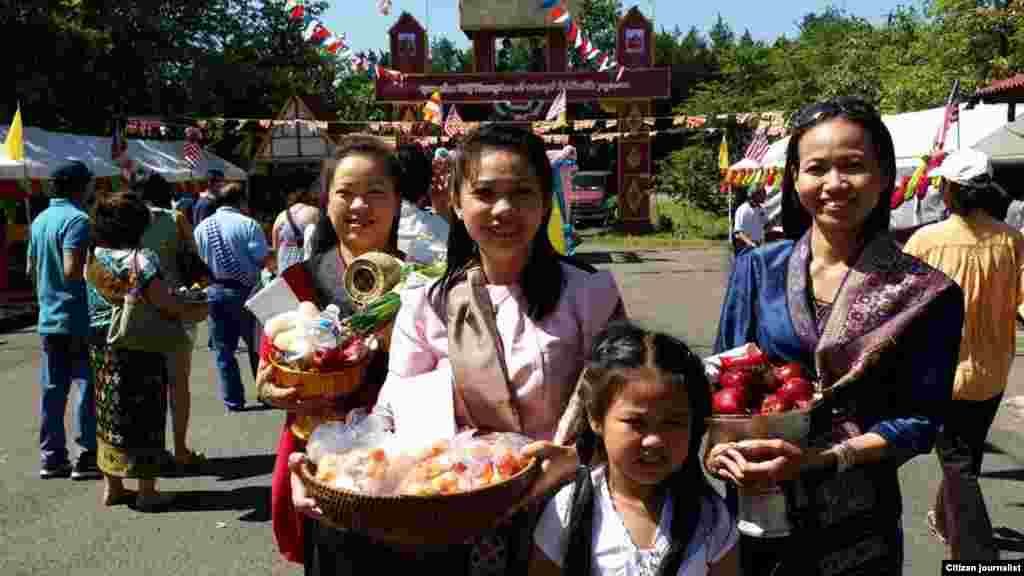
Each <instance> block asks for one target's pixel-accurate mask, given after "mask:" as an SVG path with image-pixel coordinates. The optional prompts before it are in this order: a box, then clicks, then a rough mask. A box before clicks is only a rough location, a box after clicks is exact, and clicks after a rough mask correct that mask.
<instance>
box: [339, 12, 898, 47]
mask: <svg viewBox="0 0 1024 576" xmlns="http://www.w3.org/2000/svg"><path fill="white" fill-rule="evenodd" d="M899 3H903V4H911V3H913V2H911V1H909V0H904V1H902V2H899V1H894V0H888V1H884V2H883V1H881V0H849V1H847V2H844V1H843V0H835V1H834V2H830V1H821V0H818V1H815V0H783V1H781V2H779V1H776V2H771V1H769V0H718V1H717V2H688V1H686V0H654V2H653V6H654V10H653V14H654V24H655V26H656V28H657V29H658V30H660V29H662V28H665V29H667V30H672V29H673V28H675V27H676V26H679V28H681V29H682V30H683V31H684V32H685V31H686V30H688V29H689V28H690V27H691V26H696V27H697V28H698V29H699V30H701V31H704V32H707V30H708V29H709V28H710V27H711V26H712V25H713V24H714V23H715V20H716V18H717V16H718V13H721V14H722V17H723V18H724V19H725V20H726V22H728V23H729V25H730V26H732V28H733V30H735V31H736V33H737V35H738V34H742V33H743V30H744V29H747V28H749V29H750V33H751V34H752V35H753V36H754V38H755V39H758V40H774V39H775V38H776V37H778V36H780V35H783V34H785V35H787V36H790V37H792V36H794V35H795V34H796V22H797V21H798V20H799V19H800V18H801V17H802V16H803V15H804V14H806V13H808V12H814V11H821V10H823V9H825V8H826V7H828V6H829V5H835V6H838V7H840V8H842V7H843V6H844V4H845V5H846V8H847V9H848V10H849V11H850V12H851V13H853V14H856V15H858V16H862V17H864V18H867V19H868V20H870V21H872V22H881V21H883V19H884V16H885V15H886V14H888V13H889V12H890V11H891V10H892V9H893V8H894V7H895V6H896V5H897V4H899ZM540 4H541V0H537V5H538V6H540ZM622 5H623V7H624V8H625V9H627V10H628V9H629V8H631V7H632V6H639V7H640V10H641V11H643V12H644V14H645V15H647V16H648V17H650V15H651V13H652V10H651V6H652V2H651V1H649V0H640V1H636V0H632V1H631V0H624V1H623V2H622ZM428 9H429V18H428ZM403 11H406V12H409V13H410V14H412V15H413V16H415V17H416V19H417V20H419V21H420V23H421V24H423V26H425V27H427V29H428V31H429V33H430V36H431V38H433V37H435V36H438V35H440V36H446V37H448V38H449V39H451V40H453V41H454V42H456V44H457V45H458V46H461V47H465V46H468V45H469V41H468V39H467V38H466V35H465V34H463V33H462V31H461V30H459V2H458V0H393V9H392V12H391V15H390V16H382V15H380V13H378V12H377V2H376V0H330V8H329V9H328V10H327V12H326V13H325V15H324V17H323V21H324V24H326V25H327V27H328V28H329V29H330V30H331V31H332V32H334V33H336V34H341V33H345V34H346V36H347V37H348V40H349V43H350V44H351V45H352V48H353V49H354V50H355V51H357V52H358V51H360V50H366V49H371V48H372V49H376V50H380V49H384V48H385V46H386V43H387V31H388V28H390V27H391V26H392V25H394V23H395V21H397V19H398V16H399V15H401V13H402V12H403ZM428 22H429V25H428Z"/></svg>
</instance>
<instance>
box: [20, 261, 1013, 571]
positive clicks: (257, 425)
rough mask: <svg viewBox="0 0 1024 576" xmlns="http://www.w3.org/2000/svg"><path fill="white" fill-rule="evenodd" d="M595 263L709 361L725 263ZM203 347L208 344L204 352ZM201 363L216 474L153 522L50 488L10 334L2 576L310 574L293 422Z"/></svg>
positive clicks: (201, 412)
mask: <svg viewBox="0 0 1024 576" xmlns="http://www.w3.org/2000/svg"><path fill="white" fill-rule="evenodd" d="M589 258H590V259H591V260H592V261H593V262H595V263H596V264H598V265H599V266H601V267H608V268H610V269H611V270H613V271H614V272H615V274H616V276H617V278H618V280H619V282H620V287H621V289H622V291H623V293H624V294H625V298H626V302H627V306H628V309H629V312H630V314H631V315H632V316H633V317H635V318H637V319H639V320H642V321H644V322H646V323H647V324H649V325H651V326H653V327H657V328H660V329H664V330H667V331H669V332H672V333H673V334H675V335H677V336H681V337H683V338H684V339H686V341H687V342H689V343H690V344H691V345H692V346H694V347H695V348H696V349H697V351H698V353H706V352H707V351H708V350H709V349H710V348H709V347H710V344H711V341H712V339H713V335H714V331H715V327H716V325H717V321H718V310H719V307H720V305H721V299H722V293H723V283H724V278H725V274H726V270H727V268H728V257H727V256H726V255H725V253H724V252H721V251H717V250H688V251H663V252H640V253H631V252H626V253H622V252H615V253H610V254H606V253H594V254H592V255H590V256H589ZM205 341H206V336H205V334H201V335H200V338H199V342H201V343H205ZM240 359H242V358H241V357H240ZM194 365H195V366H194V370H193V375H192V391H193V422H192V427H191V437H192V443H193V446H194V447H195V448H196V449H199V450H202V451H204V452H206V454H207V456H209V457H210V463H209V466H207V469H206V470H204V471H203V472H202V473H201V474H199V475H196V476H193V477H188V478H167V479H163V480H161V481H160V487H161V488H162V489H163V490H166V491H169V492H173V493H174V494H175V495H176V500H175V503H174V505H173V506H172V508H171V510H170V511H168V512H165V513H161V514H142V513H138V512H134V511H133V510H131V509H130V508H128V507H126V506H117V507H114V508H104V507H102V506H101V505H100V503H99V498H100V486H101V483H100V482H83V483H76V482H71V481H69V480H48V481H41V480H39V479H38V477H37V467H38V448H37V442H36V438H37V435H38V413H37V411H38V408H37V406H38V369H39V368H38V367H39V340H38V337H37V336H36V334H35V333H34V332H33V331H32V329H25V330H21V331H16V332H10V333H7V334H2V335H0V367H2V369H0V389H2V390H4V391H5V394H4V395H3V397H2V402H0V437H3V438H6V439H7V440H6V441H4V442H3V443H2V444H0V465H2V467H0V494H2V496H0V574H2V575H4V576H13V575H22V574H24V575H29V574H31V575H51V574H54V575H58V574H59V575H63V574H75V575H79V574H81V575H97V576H98V575H111V576H114V575H118V576H119V575H126V576H127V575H131V576H136V575H140V574H152V575H165V574H167V575H171V574H173V575H189V576H191V575H194V574H247V575H248V574H288V575H295V574H301V569H300V568H298V567H296V566H290V565H288V564H286V563H285V562H282V561H281V560H280V559H279V558H278V556H277V554H276V552H275V548H274V542H273V537H272V535H271V531H270V512H269V509H268V499H269V495H270V488H269V486H270V471H271V468H272V464H273V451H274V449H275V447H276V440H277V434H278V431H279V430H280V425H281V421H282V415H281V413H280V412H276V411H251V412H246V413H241V414H230V415H229V414H226V413H225V411H224V409H223V407H222V405H221V403H220V401H219V400H218V398H217V393H216V385H215V377H214V372H213V362H212V356H211V355H210V353H209V352H208V351H207V350H206V349H205V347H199V348H197V349H196V351H195V355H194ZM243 365H244V364H243ZM243 374H244V375H245V378H246V385H247V389H248V394H249V397H248V400H249V401H253V400H254V392H253V388H252V380H251V375H249V374H248V372H247V369H246V370H243ZM1021 395H1024V367H1022V366H1021V363H1019V362H1018V364H1017V365H1016V366H1015V370H1014V373H1013V375H1012V378H1011V388H1010V390H1009V391H1008V393H1007V397H1012V396H1021ZM168 423H169V422H168ZM1021 431H1024V420H1022V419H1018V418H1017V417H1016V416H1015V415H1014V414H1013V413H1012V412H1011V411H1010V410H1009V409H1008V407H1005V406H1004V408H1003V409H1002V410H1001V411H1000V416H999V419H998V420H997V424H996V427H995V428H994V430H993V433H992V435H991V436H990V442H991V443H992V444H993V447H992V450H991V452H990V453H989V454H988V456H987V457H986V460H985V466H984V470H983V476H984V478H983V480H982V486H983V488H984V490H985V496H986V499H987V500H988V503H989V509H990V512H991V515H992V518H993V523H994V525H995V526H996V527H997V530H998V531H999V532H998V534H999V536H1000V540H999V541H1000V544H1001V546H1002V548H1003V554H1004V555H1005V556H1006V557H1012V558H1021V557H1024V491H1022V490H1021V488H1022V486H1024V484H1022V482H1024V435H1021V434H1020V432H1021ZM168 434H169V432H168ZM901 477H902V485H903V489H904V507H905V514H904V528H905V532H906V539H907V570H906V572H905V573H906V574H911V575H913V576H935V575H937V574H939V573H940V567H939V566H940V564H939V562H940V560H941V558H942V556H943V550H942V548H941V546H940V545H938V544H937V543H936V542H935V541H934V540H932V539H931V537H930V536H929V535H928V532H927V530H926V528H925V523H924V520H923V518H924V513H925V511H926V510H927V509H928V507H929V503H930V500H931V497H932V494H933V493H934V490H935V487H936V485H937V482H938V466H937V464H936V460H935V457H934V456H927V457H921V458H917V459H915V460H914V461H912V462H911V463H909V464H907V465H906V466H904V467H903V469H902V471H901ZM129 487H132V484H131V483H129Z"/></svg>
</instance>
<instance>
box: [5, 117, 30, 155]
mask: <svg viewBox="0 0 1024 576" xmlns="http://www.w3.org/2000/svg"><path fill="white" fill-rule="evenodd" d="M4 151H5V152H6V153H7V157H8V158H10V159H11V160H24V159H25V141H24V139H23V136H22V134H21V106H18V110H17V111H16V112H15V113H14V120H12V121H11V128H10V129H9V130H8V131H7V140H4Z"/></svg>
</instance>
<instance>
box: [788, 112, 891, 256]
mask: <svg viewBox="0 0 1024 576" xmlns="http://www.w3.org/2000/svg"><path fill="white" fill-rule="evenodd" d="M835 118H842V119H844V120H848V121H850V122H853V123H854V124H858V125H860V126H861V127H862V128H863V129H864V131H865V132H867V133H868V135H869V137H870V140H871V145H872V146H874V149H875V157H876V158H878V165H879V167H880V168H881V170H882V193H881V194H880V195H879V197H878V204H877V205H875V208H874V209H873V210H872V211H871V213H870V214H868V218H867V220H865V221H864V228H863V229H862V231H861V233H862V236H863V238H864V239H865V240H871V239H872V238H874V237H875V236H877V235H878V234H882V233H885V232H887V231H888V230H889V215H890V212H891V208H890V206H889V198H890V197H891V196H892V192H893V190H894V189H895V188H896V149H895V147H894V146H893V143H892V134H890V133H889V129H888V128H886V126H885V123H884V122H882V117H881V115H879V113H878V111H877V110H875V108H874V106H872V105H871V104H869V103H867V102H865V101H864V100H862V99H860V98H855V97H852V96H843V97H840V98H834V99H832V100H826V101H824V102H819V103H817V104H812V105H810V106H807V107H806V108H803V109H802V110H800V111H799V112H797V113H796V114H795V115H794V116H793V120H792V122H791V124H792V128H793V132H792V135H791V136H790V138H789V144H788V145H787V146H786V169H785V171H784V172H783V174H782V229H783V232H784V233H785V236H786V238H789V239H791V240H798V239H800V238H801V237H802V236H803V235H804V233H806V232H807V230H808V229H809V228H810V227H811V215H810V214H808V213H807V210H805V209H804V207H803V205H802V204H800V197H799V196H798V194H797V191H796V175H797V174H798V173H799V171H800V139H801V138H802V137H803V136H804V134H807V132H809V131H810V130H811V129H813V128H814V127H816V126H818V125H820V124H823V123H825V122H828V121H829V120H833V119H835Z"/></svg>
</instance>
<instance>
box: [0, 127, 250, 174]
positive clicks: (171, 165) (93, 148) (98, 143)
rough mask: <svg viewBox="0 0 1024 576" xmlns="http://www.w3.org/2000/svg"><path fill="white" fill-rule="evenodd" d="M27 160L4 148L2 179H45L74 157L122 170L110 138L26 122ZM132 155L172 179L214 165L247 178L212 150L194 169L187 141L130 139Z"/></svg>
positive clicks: (2, 130) (2, 133)
mask: <svg viewBox="0 0 1024 576" xmlns="http://www.w3.org/2000/svg"><path fill="white" fill-rule="evenodd" d="M9 128H10V126H9V125H2V126H0V140H2V139H5V138H6V137H7V131H8V129H9ZM23 137H24V141H25V160H24V161H21V162H18V161H13V160H10V159H8V158H7V157H6V154H5V152H3V151H0V179H2V180H19V179H23V178H26V177H27V178H29V179H33V180H35V179H38V180H45V179H49V178H50V174H51V173H52V172H53V171H54V170H56V169H57V168H58V167H60V166H61V165H62V164H65V163H67V162H70V161H72V160H79V161H81V162H84V163H85V164H86V165H87V166H88V167H89V169H90V170H92V172H93V174H94V175H95V176H96V177H110V176H115V175H118V174H120V172H121V170H120V167H118V165H117V164H115V163H114V162H113V161H111V159H110V140H111V139H110V138H109V137H101V136H82V135H78V134H66V133H61V132H50V131H48V130H43V129H41V128H34V127H31V126H26V127H24V129H23ZM127 142H128V152H127V154H128V157H129V158H131V159H132V160H134V161H135V163H136V164H138V165H139V166H141V167H142V168H144V169H145V170H147V171H150V172H155V173H158V174H160V175H161V176H163V177H164V178H166V179H167V180H168V181H169V182H183V181H189V180H200V179H204V178H206V172H207V170H210V169H220V170H222V171H223V172H224V177H225V179H227V180H245V179H246V178H247V174H246V173H245V171H244V170H242V169H241V168H239V167H238V166H235V165H234V164H232V163H230V162H228V161H227V160H224V159H223V158H221V157H219V156H217V155H216V154H213V153H211V152H209V151H205V150H204V151H203V154H202V158H203V159H202V161H200V163H199V165H198V166H197V167H196V168H195V169H194V170H193V169H191V168H190V167H189V166H188V164H186V163H185V160H184V158H182V147H183V145H184V142H183V141H158V140H128V141H127Z"/></svg>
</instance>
